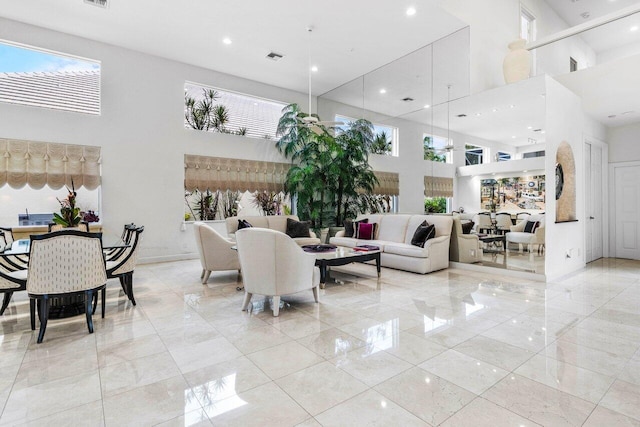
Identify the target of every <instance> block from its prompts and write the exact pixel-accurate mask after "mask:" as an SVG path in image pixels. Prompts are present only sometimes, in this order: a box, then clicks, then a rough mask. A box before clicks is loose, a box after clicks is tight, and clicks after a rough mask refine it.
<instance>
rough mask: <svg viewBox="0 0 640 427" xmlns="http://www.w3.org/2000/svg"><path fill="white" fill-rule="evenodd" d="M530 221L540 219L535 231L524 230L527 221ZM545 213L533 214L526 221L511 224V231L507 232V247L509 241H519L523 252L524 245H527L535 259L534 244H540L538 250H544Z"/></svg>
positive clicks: (540, 251)
mask: <svg viewBox="0 0 640 427" xmlns="http://www.w3.org/2000/svg"><path fill="white" fill-rule="evenodd" d="M529 221H538V222H540V225H538V228H536V230H535V231H534V232H533V233H526V232H525V231H524V228H525V226H526V225H527V222H529ZM544 222H545V216H544V215H531V217H530V218H528V219H527V220H526V221H521V222H519V223H518V224H516V225H513V226H511V231H510V232H508V233H507V238H506V239H507V247H509V243H517V244H518V247H519V251H520V252H522V249H523V245H527V249H528V250H529V256H530V258H531V260H533V246H534V245H537V246H538V252H539V253H542V251H543V250H544V229H545V226H544Z"/></svg>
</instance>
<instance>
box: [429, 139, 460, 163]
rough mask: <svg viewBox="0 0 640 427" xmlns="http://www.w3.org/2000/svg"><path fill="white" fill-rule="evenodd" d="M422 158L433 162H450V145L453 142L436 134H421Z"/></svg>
mask: <svg viewBox="0 0 640 427" xmlns="http://www.w3.org/2000/svg"><path fill="white" fill-rule="evenodd" d="M422 142H423V147H424V159H425V160H431V161H434V162H443V163H452V161H453V159H452V157H451V151H450V149H448V148H447V147H450V146H451V145H452V144H453V143H452V142H449V140H447V138H444V137H442V136H438V135H429V134H426V133H425V134H423V136H422Z"/></svg>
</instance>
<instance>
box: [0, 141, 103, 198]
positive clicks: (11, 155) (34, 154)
mask: <svg viewBox="0 0 640 427" xmlns="http://www.w3.org/2000/svg"><path fill="white" fill-rule="evenodd" d="M100 162H101V157H100V147H94V146H88V145H69V144H58V143H53V142H36V141H21V140H14V139H0V187H2V186H4V185H5V184H9V186H10V187H11V188H16V189H18V188H22V187H24V186H25V185H27V184H28V185H29V187H31V188H34V189H40V188H42V187H44V186H45V185H48V186H49V187H51V188H52V189H54V190H57V189H60V188H62V187H63V186H65V185H66V186H68V187H71V180H73V184H74V185H75V188H76V189H78V188H80V187H85V188H86V189H88V190H95V189H96V188H98V187H99V186H100Z"/></svg>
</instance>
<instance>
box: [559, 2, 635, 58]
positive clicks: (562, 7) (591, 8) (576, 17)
mask: <svg viewBox="0 0 640 427" xmlns="http://www.w3.org/2000/svg"><path fill="white" fill-rule="evenodd" d="M638 3H640V1H639V0H547V4H548V5H549V6H551V8H552V9H553V10H555V12H556V13H557V14H558V15H560V17H561V18H562V19H563V20H564V21H565V22H566V23H567V24H568V25H569V26H571V27H573V26H576V25H578V24H583V23H585V22H589V21H591V20H593V19H595V18H599V17H602V16H604V15H608V14H610V13H613V12H616V11H618V10H620V9H624V8H626V7H629V6H633V5H637V4H638ZM585 12H588V13H589V17H588V18H586V19H585V18H583V17H582V16H580V15H581V14H582V13H585ZM634 25H639V26H640V14H635V15H632V16H630V17H628V18H625V19H623V20H621V21H618V22H614V23H610V24H607V25H605V26H603V27H600V28H598V29H594V30H591V31H588V32H586V33H583V34H581V35H580V37H581V38H582V39H583V40H584V41H585V42H586V43H587V44H589V45H590V46H591V47H592V48H593V50H595V51H596V53H600V52H603V51H606V50H609V49H612V48H615V47H619V46H624V45H627V44H631V43H640V31H636V32H632V31H629V29H630V28H631V27H632V26H634Z"/></svg>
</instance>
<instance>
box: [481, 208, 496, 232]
mask: <svg viewBox="0 0 640 427" xmlns="http://www.w3.org/2000/svg"><path fill="white" fill-rule="evenodd" d="M477 227H478V231H479V232H480V233H482V232H483V231H486V232H491V230H492V229H493V224H492V222H491V213H490V212H479V213H478V225H477Z"/></svg>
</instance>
